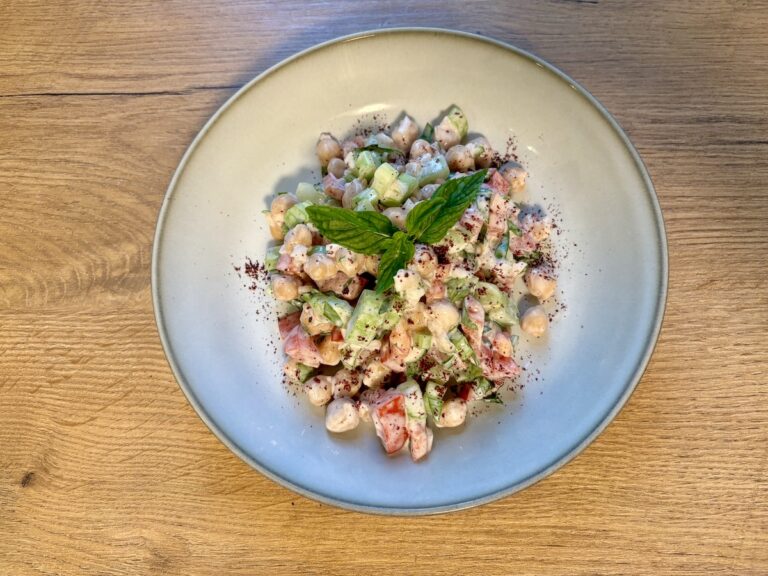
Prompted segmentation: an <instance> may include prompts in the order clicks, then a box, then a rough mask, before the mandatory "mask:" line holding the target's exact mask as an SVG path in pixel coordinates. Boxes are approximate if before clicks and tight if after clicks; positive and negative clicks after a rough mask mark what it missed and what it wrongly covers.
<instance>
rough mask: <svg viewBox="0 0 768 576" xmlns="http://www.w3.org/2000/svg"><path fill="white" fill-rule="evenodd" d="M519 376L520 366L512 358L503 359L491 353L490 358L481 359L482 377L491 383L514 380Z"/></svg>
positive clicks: (499, 355)
mask: <svg viewBox="0 0 768 576" xmlns="http://www.w3.org/2000/svg"><path fill="white" fill-rule="evenodd" d="M518 374H520V366H518V365H517V363H516V362H515V361H514V360H513V359H512V358H505V357H504V356H502V355H501V354H497V353H496V352H493V354H492V355H491V356H490V358H487V357H486V358H483V376H485V377H486V378H488V380H491V381H493V382H497V381H499V380H507V379H509V378H514V377H515V376H517V375H518Z"/></svg>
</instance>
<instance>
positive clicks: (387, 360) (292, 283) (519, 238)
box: [265, 106, 556, 461]
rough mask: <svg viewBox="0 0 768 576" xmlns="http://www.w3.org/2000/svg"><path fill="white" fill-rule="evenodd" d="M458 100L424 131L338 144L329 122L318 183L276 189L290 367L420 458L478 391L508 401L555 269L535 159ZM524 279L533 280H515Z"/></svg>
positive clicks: (329, 401)
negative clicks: (472, 124) (500, 144)
mask: <svg viewBox="0 0 768 576" xmlns="http://www.w3.org/2000/svg"><path fill="white" fill-rule="evenodd" d="M467 131H468V122H467V118H466V116H465V114H464V112H463V111H462V110H461V109H460V108H458V107H456V106H453V107H451V108H450V109H449V110H448V112H447V113H446V114H445V116H444V117H442V118H441V120H440V122H439V123H437V124H436V125H435V126H432V125H431V124H429V123H427V124H426V125H425V127H424V128H423V129H422V128H421V127H420V126H419V125H418V124H417V123H416V121H415V120H414V119H412V118H411V117H409V116H408V115H403V116H402V117H401V119H400V120H399V121H398V122H397V123H396V124H395V126H394V128H393V129H392V130H391V131H389V132H388V131H380V132H378V133H375V134H372V135H370V136H368V137H364V136H356V137H353V138H350V139H348V140H345V141H343V142H339V140H337V139H336V138H335V137H334V136H332V135H331V134H329V133H323V134H321V135H320V137H319V140H318V142H317V150H316V151H317V157H318V160H319V162H320V166H321V171H322V175H323V176H322V182H320V183H318V184H312V183H300V184H299V185H298V187H297V189H296V191H295V193H278V194H277V195H276V196H275V198H274V200H273V201H272V205H271V209H270V210H269V211H268V213H267V220H268V223H269V228H270V232H271V234H272V236H273V238H274V240H275V241H276V243H275V245H273V246H271V247H270V248H269V249H268V252H267V255H266V259H265V266H266V268H267V269H268V270H269V274H270V282H271V287H272V293H273V294H274V297H275V298H276V299H277V300H279V301H281V303H282V305H281V312H280V314H279V316H280V318H279V329H280V334H281V337H282V339H283V345H284V351H285V354H286V355H287V356H288V360H287V363H286V365H285V374H286V376H287V378H289V379H290V380H291V381H293V382H296V383H298V384H300V385H301V386H302V387H303V389H304V391H305V392H306V395H307V397H308V399H309V401H310V402H311V403H312V404H315V405H317V406H325V407H326V408H325V410H326V417H325V425H326V428H327V429H328V430H329V431H330V432H333V433H343V432H346V431H349V430H352V429H354V428H356V427H357V426H358V425H359V424H360V422H361V421H367V422H371V421H372V422H373V426H374V428H375V431H376V434H377V436H378V437H379V438H380V440H381V443H382V445H383V447H384V450H385V451H386V453H387V454H394V453H397V452H400V451H403V450H405V449H406V447H407V449H408V450H409V451H410V454H411V457H412V458H413V460H414V461H419V460H421V459H423V458H424V457H425V456H426V455H427V454H428V453H429V452H430V450H431V449H432V443H433V432H432V427H437V428H441V427H456V426H461V425H462V424H463V423H464V422H465V419H466V418H467V413H468V409H467V407H468V404H469V403H471V402H473V401H486V402H501V400H500V398H499V396H498V391H499V389H500V388H501V387H502V386H504V385H505V384H509V383H510V382H511V381H513V380H514V379H515V378H516V377H517V376H518V374H519V373H520V367H519V366H518V364H517V362H516V361H515V359H514V356H515V345H516V343H517V339H518V334H519V332H520V331H523V332H526V333H528V334H529V335H532V336H534V337H539V336H542V335H543V334H544V333H545V332H546V330H547V329H548V325H549V318H548V316H547V314H546V312H545V311H544V310H543V308H542V306H541V305H535V306H531V307H529V308H527V309H526V311H525V313H524V314H522V315H518V308H517V305H516V304H515V302H514V298H513V287H514V286H515V285H516V283H517V285H518V287H520V286H524V290H525V291H527V292H528V293H529V294H530V295H531V296H533V297H534V298H535V299H537V300H538V302H539V303H541V302H544V301H545V300H547V299H549V298H550V297H552V295H553V293H554V291H555V288H556V283H555V280H554V278H553V274H552V269H551V265H550V264H549V263H548V262H547V260H546V258H544V257H543V256H542V242H544V241H545V240H546V239H547V238H548V237H549V235H550V232H551V229H552V222H551V220H550V218H549V217H546V216H543V215H542V214H540V213H536V212H532V211H527V210H525V209H524V207H523V206H522V205H521V204H520V201H519V196H520V195H521V192H522V191H523V190H524V188H525V184H526V178H527V173H526V171H525V170H524V169H523V167H522V166H521V165H520V164H518V163H516V162H504V161H503V160H501V159H500V157H499V154H498V153H496V152H495V151H494V149H493V147H492V146H491V145H490V143H489V142H488V140H487V139H486V138H484V137H482V136H480V137H476V138H472V139H469V140H468V139H467ZM518 279H522V281H520V282H518Z"/></svg>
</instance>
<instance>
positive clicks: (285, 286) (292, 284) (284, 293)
mask: <svg viewBox="0 0 768 576" xmlns="http://www.w3.org/2000/svg"><path fill="white" fill-rule="evenodd" d="M300 285H301V282H300V281H299V279H298V278H294V277H292V276H281V275H280V274H275V275H273V276H272V292H273V293H274V295H275V298H277V299H278V300H282V301H283V302H287V301H288V300H294V299H296V298H298V297H299V286H300Z"/></svg>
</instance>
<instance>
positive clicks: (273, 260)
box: [264, 246, 280, 272]
mask: <svg viewBox="0 0 768 576" xmlns="http://www.w3.org/2000/svg"><path fill="white" fill-rule="evenodd" d="M279 259H280V246H270V247H269V248H267V256H266V257H265V258H264V266H266V268H267V270H269V271H270V272H272V270H274V269H275V268H276V267H277V261H278V260H279Z"/></svg>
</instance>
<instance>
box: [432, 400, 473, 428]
mask: <svg viewBox="0 0 768 576" xmlns="http://www.w3.org/2000/svg"><path fill="white" fill-rule="evenodd" d="M466 419H467V403H466V402H465V401H464V400H462V399H461V398H451V399H450V400H446V401H445V402H443V409H442V410H441V411H440V421H439V422H435V424H436V425H437V426H438V427H440V428H455V427H456V426H461V425H462V424H464V421H465V420H466Z"/></svg>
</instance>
